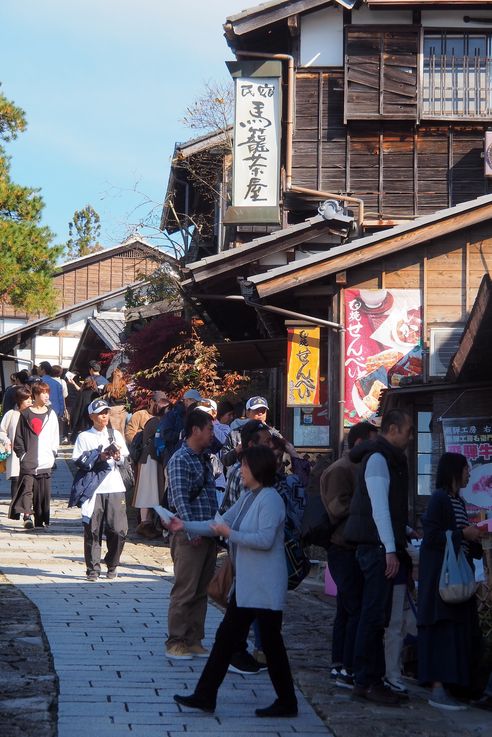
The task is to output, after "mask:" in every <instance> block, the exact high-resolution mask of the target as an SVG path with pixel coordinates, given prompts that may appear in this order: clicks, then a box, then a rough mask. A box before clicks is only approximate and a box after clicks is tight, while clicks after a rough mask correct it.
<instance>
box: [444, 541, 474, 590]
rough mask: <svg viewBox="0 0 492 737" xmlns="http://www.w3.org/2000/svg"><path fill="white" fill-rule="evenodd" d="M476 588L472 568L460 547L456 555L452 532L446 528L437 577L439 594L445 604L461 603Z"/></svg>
mask: <svg viewBox="0 0 492 737" xmlns="http://www.w3.org/2000/svg"><path fill="white" fill-rule="evenodd" d="M476 590H477V584H476V583H475V576H474V574H473V570H472V568H471V566H470V564H469V563H468V561H467V559H466V556H465V553H464V552H463V550H462V549H461V548H460V551H459V553H458V555H456V553H455V550H454V545H453V533H452V531H451V530H446V549H445V551H444V560H443V562H442V568H441V575H440V577H439V594H440V596H441V599H442V600H443V601H445V602H446V604H461V603H462V602H464V601H468V599H471V598H472V596H473V595H474V593H475V591H476Z"/></svg>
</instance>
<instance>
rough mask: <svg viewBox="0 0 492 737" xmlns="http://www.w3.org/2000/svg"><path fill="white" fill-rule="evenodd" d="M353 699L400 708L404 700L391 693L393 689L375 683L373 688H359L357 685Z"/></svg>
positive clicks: (353, 690)
mask: <svg viewBox="0 0 492 737" xmlns="http://www.w3.org/2000/svg"><path fill="white" fill-rule="evenodd" d="M352 698H353V699H365V700H366V701H372V703H373V704H380V705H381V706H400V704H401V702H402V699H401V698H400V697H399V696H398V694H396V693H394V692H393V691H391V689H389V688H387V687H386V686H384V685H383V684H382V683H375V684H373V685H372V686H369V687H365V686H358V685H357V684H356V685H355V686H354V688H353V689H352Z"/></svg>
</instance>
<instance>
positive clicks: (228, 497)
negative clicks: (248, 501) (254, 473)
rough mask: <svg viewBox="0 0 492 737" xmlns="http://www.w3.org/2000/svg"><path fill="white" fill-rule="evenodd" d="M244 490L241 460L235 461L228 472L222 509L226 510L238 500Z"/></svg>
mask: <svg viewBox="0 0 492 737" xmlns="http://www.w3.org/2000/svg"><path fill="white" fill-rule="evenodd" d="M243 491H244V486H243V480H242V478H241V464H240V463H239V461H238V462H237V463H235V464H234V465H233V466H232V468H231V470H230V471H229V473H228V474H227V484H226V490H225V494H224V501H223V502H222V507H221V509H222V510H223V511H224V512H225V511H226V510H227V509H229V507H232V505H233V504H234V502H237V500H238V499H239V497H240V496H241V494H242V493H243Z"/></svg>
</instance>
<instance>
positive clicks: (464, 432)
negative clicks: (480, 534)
mask: <svg viewBox="0 0 492 737" xmlns="http://www.w3.org/2000/svg"><path fill="white" fill-rule="evenodd" d="M442 427H443V433H444V445H445V448H446V451H447V452H448V453H461V454H462V455H464V456H465V457H466V458H467V460H468V463H469V466H470V480H469V482H468V486H467V487H466V489H462V490H461V496H462V497H463V499H464V500H465V502H466V505H467V508H468V509H469V511H470V512H471V513H472V514H473V513H476V512H479V511H480V510H489V511H490V510H492V418H490V417H486V418H484V417H475V418H470V417H463V418H460V419H450V418H447V417H445V418H443V420H442Z"/></svg>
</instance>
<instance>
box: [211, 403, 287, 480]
mask: <svg viewBox="0 0 492 737" xmlns="http://www.w3.org/2000/svg"><path fill="white" fill-rule="evenodd" d="M268 410H269V407H268V402H267V400H266V399H265V397H260V396H254V397H250V398H249V399H248V401H247V402H246V419H245V420H244V422H242V423H241V424H242V425H244V424H246V422H248V421H249V420H258V421H259V422H263V423H264V424H265V425H266V424H267V421H266V418H267V413H268ZM268 429H269V430H270V434H271V435H279V436H280V437H282V435H281V434H280V432H279V431H278V430H277V429H276V428H275V427H271V426H268ZM289 446H290V448H291V449H292V450H294V448H293V446H291V445H290V443H289ZM240 451H241V428H240V427H238V428H236V429H234V430H231V432H230V435H229V437H228V438H227V440H226V441H225V443H224V446H223V448H222V451H221V454H220V458H221V461H222V463H223V464H224V467H225V468H226V469H228V468H230V466H233V465H234V463H236V462H237V460H238V453H239V452H240ZM289 452H290V451H289ZM294 452H295V451H294Z"/></svg>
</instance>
